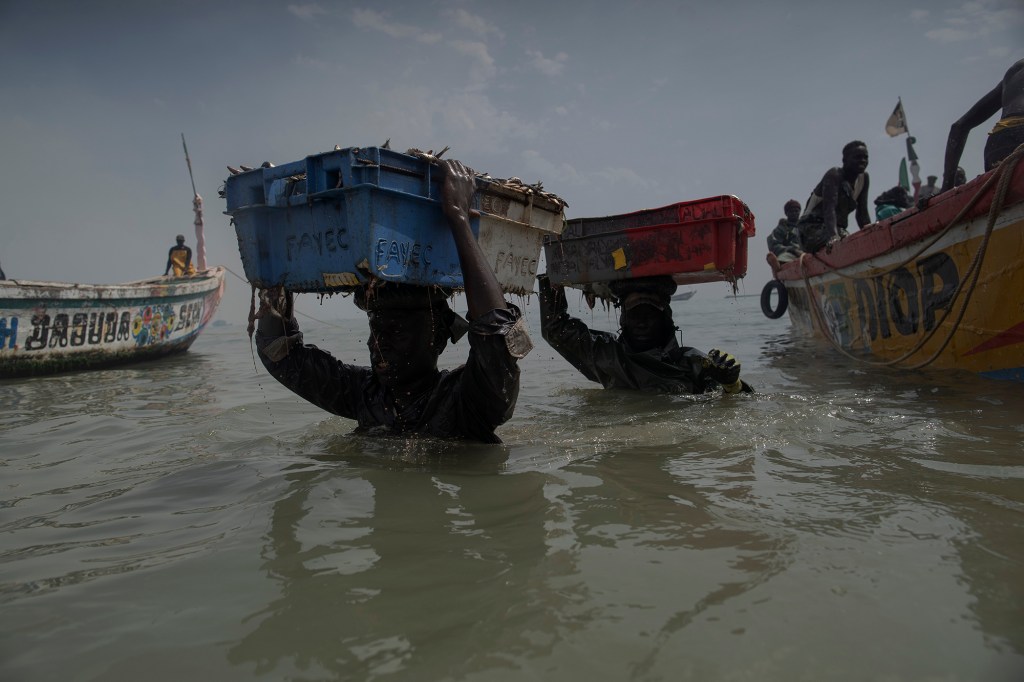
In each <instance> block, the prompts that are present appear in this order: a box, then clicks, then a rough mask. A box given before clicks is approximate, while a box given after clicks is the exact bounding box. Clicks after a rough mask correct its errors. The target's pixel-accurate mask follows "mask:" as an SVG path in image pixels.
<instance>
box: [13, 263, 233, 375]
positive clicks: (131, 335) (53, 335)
mask: <svg viewBox="0 0 1024 682" xmlns="http://www.w3.org/2000/svg"><path fill="white" fill-rule="evenodd" d="M224 272H225V271H224V268H223V267H214V268H210V269H208V270H203V271H201V272H198V273H196V274H195V275H192V276H188V277H154V278H151V279H144V280H139V281H137V282H126V283H124V284H72V283H67V282H35V281H28V280H0V379H6V378H11V377H19V376H34V375H39V374H53V373H57V372H67V371H75V370H82V369H94V368H99V367H108V366H111V365H118V364H124V363H130V362H139V361H142V360H154V359H157V358H162V357H165V356H168V355H172V354H175V353H183V352H184V351H186V350H188V348H189V346H191V345H192V342H193V341H195V340H196V337H198V336H199V334H200V332H202V330H203V328H204V327H205V326H206V324H207V323H208V322H209V321H210V320H211V319H212V318H213V315H214V313H215V312H216V310H217V305H218V304H219V303H220V299H221V296H222V295H223V293H224Z"/></svg>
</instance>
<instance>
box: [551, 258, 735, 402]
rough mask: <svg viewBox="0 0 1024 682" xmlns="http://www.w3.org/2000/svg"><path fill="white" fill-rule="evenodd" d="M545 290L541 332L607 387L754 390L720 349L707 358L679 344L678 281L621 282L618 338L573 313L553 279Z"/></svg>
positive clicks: (618, 286)
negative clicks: (673, 298) (675, 313)
mask: <svg viewBox="0 0 1024 682" xmlns="http://www.w3.org/2000/svg"><path fill="white" fill-rule="evenodd" d="M537 280H538V282H539V284H540V288H539V292H540V329H541V334H542V335H543V336H544V340H545V341H547V342H548V343H549V344H551V347H552V348H554V349H555V350H556V351H558V352H559V354H560V355H561V356H562V357H563V358H565V359H566V360H568V361H569V363H570V364H572V366H573V367H575V368H576V369H578V370H579V371H580V372H582V373H583V376H585V377H587V378H588V379H590V380H591V381H596V382H598V383H600V384H601V385H602V386H604V387H605V388H629V389H639V390H645V391H656V392H664V393H705V392H708V391H714V390H716V389H717V388H718V387H719V386H721V387H722V388H723V389H724V390H725V391H726V392H727V393H738V392H739V391H747V392H749V391H751V390H752V389H751V388H750V386H748V385H747V384H746V383H744V382H743V381H741V380H740V363H739V362H738V361H737V360H736V358H734V357H732V356H731V355H729V354H727V353H723V352H721V351H718V350H712V351H711V352H710V353H708V354H707V355H705V354H704V353H702V352H701V351H699V350H697V349H696V348H690V347H687V346H680V345H679V344H678V343H677V342H676V338H675V331H676V326H675V323H674V322H673V320H672V308H671V306H670V305H669V301H670V298H671V296H672V293H673V292H674V291H675V289H676V283H675V282H674V281H672V278H671V277H645V278H638V279H633V280H625V281H623V282H621V283H617V284H616V286H615V287H614V288H613V292H615V293H616V295H617V296H618V297H619V304H620V305H621V307H622V314H621V316H620V318H619V324H620V326H621V327H622V333H621V334H619V335H618V336H615V335H614V334H611V333H608V332H602V331H593V330H591V329H589V328H588V327H587V325H586V324H584V323H583V322H582V321H581V320H578V319H576V318H574V317H572V316H570V315H569V313H568V309H569V305H568V303H567V301H566V297H565V290H564V289H563V288H562V287H553V286H552V285H551V281H550V279H549V278H548V276H547V275H540V276H539V277H538V278H537Z"/></svg>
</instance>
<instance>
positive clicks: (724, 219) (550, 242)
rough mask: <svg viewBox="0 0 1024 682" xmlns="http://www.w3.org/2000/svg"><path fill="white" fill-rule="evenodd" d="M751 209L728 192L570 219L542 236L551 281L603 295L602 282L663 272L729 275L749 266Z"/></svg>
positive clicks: (680, 276)
mask: <svg viewBox="0 0 1024 682" xmlns="http://www.w3.org/2000/svg"><path fill="white" fill-rule="evenodd" d="M754 232H755V227H754V215H753V213H751V211H750V209H749V208H748V207H747V205H746V204H744V203H743V202H742V201H740V200H739V199H738V198H736V197H734V196H728V195H723V196H716V197H709V198H706V199H698V200H694V201H684V202H678V203H675V204H671V205H669V206H663V207H661V208H654V209H645V210H642V211H635V212H632V213H624V214H620V215H612V216H603V217H597V218H577V219H572V220H568V221H567V222H566V228H565V230H563V231H562V234H561V235H551V236H548V237H545V239H544V259H545V262H546V264H547V274H548V276H549V277H550V279H551V283H552V284H559V285H563V286H571V287H576V288H580V289H583V290H584V291H588V292H590V293H595V294H596V295H598V296H601V297H604V296H606V295H607V292H608V288H607V283H609V282H613V281H617V280H625V279H633V278H641V277H652V276H660V275H669V276H671V277H672V279H674V280H675V281H676V283H678V284H696V283H701V282H722V281H725V282H734V283H735V281H736V280H737V279H739V278H742V277H743V276H744V275H745V274H746V271H747V240H748V239H749V238H750V237H752V236H754Z"/></svg>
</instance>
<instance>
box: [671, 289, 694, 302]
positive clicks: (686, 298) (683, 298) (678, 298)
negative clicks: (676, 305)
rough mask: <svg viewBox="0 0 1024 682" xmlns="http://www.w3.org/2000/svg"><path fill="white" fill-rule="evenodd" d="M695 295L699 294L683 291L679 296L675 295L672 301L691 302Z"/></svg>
mask: <svg viewBox="0 0 1024 682" xmlns="http://www.w3.org/2000/svg"><path fill="white" fill-rule="evenodd" d="M695 293H697V292H695V291H692V290H691V291H681V292H679V293H678V294H673V295H672V300H673V301H689V300H690V299H691V298H693V295H694V294H695Z"/></svg>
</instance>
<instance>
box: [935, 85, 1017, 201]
mask: <svg viewBox="0 0 1024 682" xmlns="http://www.w3.org/2000/svg"><path fill="white" fill-rule="evenodd" d="M1002 102H1003V83H1002V81H1000V82H999V85H997V86H996V87H994V88H992V90H990V91H989V93H988V94H987V95H985V96H984V97H982V98H981V99H979V100H978V101H977V102H975V103H974V106H973V107H971V108H970V109H968V110H967V113H966V114H964V115H963V116H961V117H960V118H959V119H958V120H957V121H956V122H955V123H954V124H953V125H952V126H950V128H949V137H948V138H947V139H946V158H945V163H944V165H943V167H942V190H941V191H943V192H945V191H946V190H949V189H953V182H954V181H955V180H956V167H957V166H958V165H959V164H960V157H961V156H962V155H963V153H964V145H966V144H967V135H968V133H970V132H971V130H972V129H974V128H977V127H978V126H979V125H981V124H982V123H984V122H985V120H986V119H988V118H989V117H991V116H993V115H994V114H997V113H998V112H999V109H1000V107H1001V106H1002Z"/></svg>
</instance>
